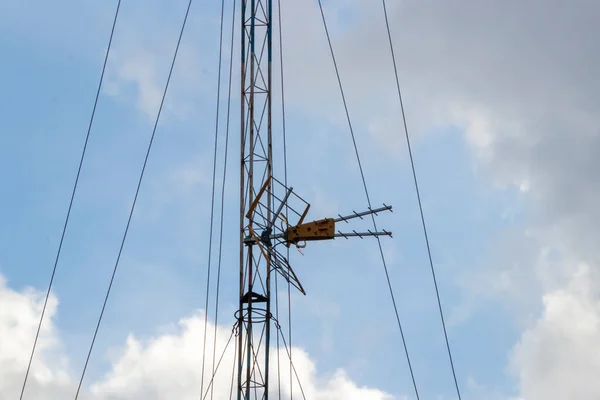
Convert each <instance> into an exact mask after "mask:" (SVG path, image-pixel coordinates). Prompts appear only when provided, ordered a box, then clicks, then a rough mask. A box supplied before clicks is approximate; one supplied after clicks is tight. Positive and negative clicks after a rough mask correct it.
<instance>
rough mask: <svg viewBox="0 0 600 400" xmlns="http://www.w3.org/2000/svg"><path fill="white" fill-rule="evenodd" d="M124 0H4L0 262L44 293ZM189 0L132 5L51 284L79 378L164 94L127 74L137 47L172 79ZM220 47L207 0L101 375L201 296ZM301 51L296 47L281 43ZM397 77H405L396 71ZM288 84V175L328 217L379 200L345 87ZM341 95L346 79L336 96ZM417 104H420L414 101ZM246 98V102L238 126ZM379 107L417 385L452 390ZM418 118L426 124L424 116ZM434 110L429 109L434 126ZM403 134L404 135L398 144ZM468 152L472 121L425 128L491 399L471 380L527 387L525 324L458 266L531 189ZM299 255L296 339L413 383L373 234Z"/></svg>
mask: <svg viewBox="0 0 600 400" xmlns="http://www.w3.org/2000/svg"><path fill="white" fill-rule="evenodd" d="M113 3H114V2H106V3H105V4H101V5H100V4H95V5H90V4H86V5H84V4H81V5H77V6H73V5H72V4H70V3H69V2H65V1H61V2H58V4H56V5H55V6H53V7H49V6H46V5H43V4H42V3H41V2H33V3H20V4H19V5H15V4H11V5H7V4H6V3H5V4H3V5H0V15H2V16H1V17H0V33H1V35H0V52H1V53H2V54H3V60H4V62H3V63H1V65H0V87H2V89H3V93H4V96H2V97H1V100H0V109H1V110H2V111H1V112H0V115H1V118H0V132H1V135H0V138H1V142H0V149H1V150H0V152H1V153H0V180H1V181H2V182H3V186H4V188H5V189H4V190H3V193H4V195H3V196H2V200H1V203H0V221H2V223H1V224H0V272H1V273H2V274H3V275H4V276H5V277H6V278H7V279H8V284H9V287H11V288H12V289H14V290H17V291H21V290H23V289H24V288H25V287H34V288H36V289H37V290H40V291H44V290H45V288H46V285H47V282H48V279H49V276H50V272H51V267H52V264H53V261H54V255H55V252H56V249H57V245H58V240H59V238H60V233H61V229H62V223H63V221H64V216H65V213H66V209H67V205H68V199H69V196H70V190H71V185H72V183H73V180H74V178H75V172H76V167H77V163H78V160H79V156H80V151H81V147H82V145H83V141H84V135H85V131H86V128H87V121H88V118H89V115H90V112H91V107H92V103H93V96H94V94H95V87H96V84H97V80H98V77H99V73H100V68H101V63H102V58H103V55H104V54H103V51H104V49H105V46H106V40H107V39H108V33H109V28H110V22H111V18H112V12H113V7H114V4H113ZM185 3H186V2H184V1H176V2H159V1H153V2H149V3H148V2H146V3H144V4H145V6H144V5H142V2H140V1H133V2H124V3H123V9H122V14H121V16H120V20H119V23H118V26H117V29H116V34H115V39H114V40H115V44H114V46H115V47H114V50H115V53H114V57H111V58H110V59H109V66H108V72H107V81H106V82H107V86H106V87H105V90H104V91H103V92H102V96H101V98H100V103H99V107H98V110H97V114H96V121H95V124H94V127H93V130H92V135H91V139H90V143H89V152H88V155H87V158H86V161H85V165H84V167H83V172H82V176H81V181H80V187H79V190H78V193H77V197H76V200H75V205H74V208H73V212H72V215H71V223H70V225H69V228H68V232H67V236H66V240H65V244H64V247H63V254H62V257H61V260H60V263H59V269H58V274H57V277H56V282H55V286H54V293H55V294H56V296H57V297H58V298H59V301H60V305H59V309H58V314H57V317H56V321H55V323H56V325H57V326H58V328H59V329H60V336H61V339H62V340H63V345H64V347H65V351H66V353H67V354H68V356H69V358H70V367H71V369H72V370H73V371H74V372H75V373H76V374H77V373H78V371H80V368H81V366H82V362H83V360H84V357H85V352H86V351H87V345H88V343H89V340H90V339H91V334H92V332H93V328H94V325H95V321H96V318H97V315H98V313H99V311H100V306H101V301H102V297H103V295H104V291H105V290H106V285H107V284H108V280H109V277H110V273H111V270H112V266H113V264H114V260H115V257H116V254H117V250H118V246H119V242H120V235H121V234H122V232H123V229H124V227H125V223H126V218H127V213H128V211H129V207H130V202H131V201H132V199H133V194H134V190H135V184H136V181H137V176H138V174H139V169H140V168H141V164H142V161H143V157H144V153H145V148H146V145H147V141H148V139H149V135H150V133H151V129H152V125H151V122H152V117H151V115H152V112H151V111H152V107H151V106H147V105H144V103H143V101H141V100H140V99H141V97H143V92H140V90H142V89H141V87H142V86H143V85H144V82H141V81H136V78H131V77H128V76H126V75H127V74H125V75H123V70H126V69H127V68H126V66H127V65H128V62H129V63H131V59H136V57H138V56H139V58H141V59H142V60H143V61H142V64H144V63H145V62H147V63H148V65H147V66H148V67H149V68H150V69H151V70H152V74H150V75H149V76H150V77H151V78H149V79H150V80H152V79H153V78H156V79H155V81H156V84H157V85H158V87H159V88H161V90H162V86H163V84H164V81H165V79H166V71H167V68H168V62H169V58H170V54H172V50H173V49H174V45H175V40H176V35H177V33H178V26H179V24H180V21H181V18H182V16H183V12H184V10H185V5H186V4H185ZM328 10H331V11H332V13H333V12H337V11H338V8H337V6H336V5H335V4H333V5H329V6H328ZM351 11H352V10H351ZM351 11H345V10H341V11H340V17H339V19H338V22H337V23H338V24H339V26H338V28H340V27H341V28H342V29H340V30H339V31H338V32H337V33H338V34H339V35H340V38H343V35H344V34H343V32H344V29H343V28H345V27H346V26H347V29H351V28H352V26H353V25H354V24H356V19H360V16H359V15H355V14H354V13H352V12H351ZM368 16H369V15H367V16H366V17H368ZM314 17H315V19H314V20H313V21H311V24H318V22H319V21H318V17H319V16H318V15H315V16H314ZM332 18H334V17H332ZM332 20H333V19H332ZM346 24H347V25H346ZM316 26H318V25H316ZM340 32H341V33H340ZM322 38H323V40H324V39H325V37H324V34H322ZM340 40H342V39H340ZM308 45H309V44H307V46H308ZM334 45H335V43H334ZM217 46H218V8H217V5H216V4H215V5H214V6H211V7H207V6H205V5H204V4H201V3H198V4H195V5H194V8H193V14H192V18H191V19H190V25H189V27H188V30H187V31H186V34H185V36H184V46H183V47H182V54H181V59H182V60H183V61H182V64H177V67H176V69H175V72H174V78H173V82H172V87H171V89H172V90H170V92H169V93H168V95H167V96H168V97H167V109H166V110H165V113H164V115H163V119H162V121H161V123H160V124H159V128H158V132H157V137H156V142H155V143H154V148H153V150H152V154H151V156H150V161H149V165H148V169H147V171H146V176H145V180H144V183H143V185H142V190H141V193H140V198H139V202H138V206H137V209H136V213H135V215H134V218H133V222H132V227H131V230H130V232H129V237H128V240H127V242H126V245H125V251H124V254H123V257H122V260H121V265H120V269H119V271H118V274H117V280H116V284H115V286H114V290H113V293H112V296H111V299H110V301H109V305H108V309H107V314H106V316H105V319H104V322H103V325H102V327H101V330H100V336H99V341H98V343H97V347H96V349H95V352H94V354H93V356H92V364H91V369H90V381H93V380H94V379H95V378H97V377H99V376H100V375H101V374H103V373H104V372H105V371H106V370H107V369H108V367H109V364H110V361H109V360H108V359H107V358H106V353H107V350H108V349H109V348H112V347H115V346H121V345H123V343H124V341H125V339H126V337H127V335H128V334H129V333H134V334H135V335H136V336H138V337H150V336H154V335H157V334H158V333H160V332H161V329H163V328H164V327H165V326H167V325H170V324H173V323H175V322H176V321H177V320H178V319H179V318H181V317H183V316H187V315H191V314H192V313H193V312H194V311H195V310H197V309H199V308H203V307H204V300H203V299H204V296H205V284H206V283H205V279H206V256H207V251H208V226H209V205H210V177H211V173H212V171H211V165H212V161H211V157H212V145H213V144H212V143H213V142H212V141H213V135H214V112H215V110H214V105H215V104H214V103H215V93H214V92H215V87H216V74H215V72H216V62H217V53H216V49H217ZM340 46H341V44H340ZM294 50H295V49H294V48H286V49H285V52H286V54H287V53H292V52H294ZM144 57H146V58H144ZM320 62H322V63H327V62H330V60H329V59H323V60H321V61H320ZM390 63H391V61H390ZM135 65H137V64H134V66H135ZM350 67H351V66H350V65H347V64H343V63H342V64H341V65H340V68H341V71H342V79H343V78H344V69H345V68H350ZM235 71H236V70H235V69H234V72H235ZM136 76H138V77H139V76H142V72H138V75H136ZM144 76H146V75H144ZM392 79H393V76H389V85H390V86H391V85H393V80H392ZM140 82H141V83H140ZM292 86H293V85H292ZM349 86H352V83H349ZM236 87H237V86H234V88H236ZM332 88H335V86H332ZM277 90H279V87H278V86H277ZM349 90H350V91H351V90H352V89H349ZM291 92H292V93H290V96H291V98H290V99H289V106H288V109H287V111H288V134H289V142H288V146H289V158H288V160H289V165H290V174H289V179H290V182H291V184H292V185H293V186H294V188H295V189H296V191H297V192H298V193H300V194H301V195H302V196H303V197H304V198H305V199H306V200H307V201H309V202H311V203H313V204H314V209H313V210H312V211H311V212H312V213H313V214H312V217H314V218H319V217H325V216H327V215H326V213H327V212H331V211H332V210H334V211H335V213H338V212H339V213H342V214H344V213H346V212H349V211H352V210H357V211H358V210H362V209H364V208H366V201H365V199H364V193H363V191H362V187H361V184H360V181H359V176H358V171H357V169H356V163H355V159H354V158H353V157H354V156H353V149H352V147H351V142H350V136H349V133H348V130H347V127H346V126H345V125H344V124H343V121H342V122H341V123H340V121H339V120H338V119H336V118H337V117H336V116H339V114H340V113H341V112H342V108H341V107H342V104H341V100H340V101H338V103H337V104H335V105H334V106H332V108H331V109H327V110H322V109H320V110H317V109H316V108H319V106H318V104H316V103H317V102H315V105H314V109H312V110H311V108H310V107H307V106H306V104H310V103H311V99H310V98H308V99H300V100H297V101H296V100H294V98H293V95H294V94H298V95H299V96H301V95H302V94H301V93H299V92H294V91H293V89H292V90H291ZM333 96H338V94H337V93H336V92H333ZM350 98H351V99H352V98H353V97H352V96H350ZM406 101H407V103H409V104H410V102H411V99H410V97H407V99H406ZM223 104H224V103H223ZM349 105H350V108H351V110H352V109H353V108H354V109H357V108H360V107H361V104H358V103H353V102H352V101H350V103H349ZM238 107H239V105H238V104H237V103H234V107H233V111H232V112H233V115H234V118H233V121H235V120H236V119H235V117H236V116H237V115H238V114H237V113H238V112H239V110H238ZM333 107H335V108H333ZM223 110H224V108H223V109H222V111H223ZM409 110H410V107H409ZM394 112H395V113H397V112H399V110H398V109H396V110H395V111H394ZM328 114H329V115H330V116H327V115H328ZM363 114H364V113H363V112H358V111H357V112H356V115H357V117H356V121H355V129H356V133H357V138H358V139H357V140H358V143H359V146H360V150H361V154H362V157H363V163H364V167H365V170H366V177H367V179H368V183H369V186H370V189H371V196H372V199H373V202H374V203H375V204H379V203H383V202H385V203H386V204H392V205H393V206H394V213H393V214H389V215H385V214H382V215H381V216H380V217H379V224H380V226H382V227H385V228H386V229H390V230H392V231H393V232H394V238H393V239H384V240H383V243H384V248H385V251H386V254H387V256H388V262H389V267H390V273H391V277H392V281H393V284H394V290H395V295H396V296H397V300H398V305H399V310H400V315H401V317H402V322H403V324H404V328H405V333H406V337H407V341H408V346H409V351H410V354H411V356H412V361H413V363H414V368H415V375H416V379H417V383H418V385H419V388H420V390H421V395H422V398H444V399H446V398H453V383H452V380H451V374H450V369H449V366H448V363H447V356H446V353H445V344H444V342H443V336H442V331H441V325H440V320H439V316H438V314H437V304H436V301H435V293H434V291H433V282H432V279H431V274H430V271H429V265H428V261H427V254H426V249H425V244H424V239H423V234H422V230H421V226H420V223H421V222H420V219H419V215H418V208H417V203H416V197H415V193H414V188H413V186H412V175H411V171H410V165H409V163H408V159H407V157H406V149H405V145H404V144H403V141H402V137H401V135H402V134H403V132H402V131H401V130H400V129H399V128H400V126H395V127H394V128H395V129H392V131H391V133H390V134H392V135H398V136H399V137H400V140H395V141H393V142H392V143H387V144H386V143H384V144H382V143H381V142H378V139H377V138H375V137H373V136H372V135H371V134H370V133H369V132H368V126H369V124H370V123H371V121H370V120H369V119H368V115H367V116H363ZM222 115H223V114H222ZM408 118H409V124H411V123H412V122H411V120H412V117H411V114H410V113H409V114H408ZM275 120H277V121H279V118H275ZM223 121H224V119H223ZM223 121H222V122H223ZM423 124H424V123H423V122H419V123H418V124H417V123H416V122H415V126H418V127H421V126H423ZM222 125H223V124H222ZM232 126H233V128H232V133H231V135H232V137H231V141H232V143H233V144H234V145H233V146H232V147H231V148H230V153H229V154H230V164H229V166H230V167H231V168H230V169H229V170H228V174H229V178H231V179H232V180H231V182H229V184H228V187H227V189H228V190H227V194H226V195H227V200H226V211H227V212H226V217H225V229H226V232H225V246H224V257H223V276H222V280H223V287H222V299H223V303H222V313H221V314H220V322H221V323H222V324H224V325H230V324H231V323H232V322H233V317H232V310H233V308H234V307H235V303H236V301H237V300H236V297H235V292H236V285H237V281H236V275H237V263H236V257H237V255H236V249H237V242H236V232H235V231H236V225H237V221H238V216H237V214H236V204H237V196H236V185H237V179H238V177H237V176H236V174H237V171H238V170H237V166H236V165H235V162H236V155H237V141H238V135H239V133H238V131H237V129H236V127H237V125H236V124H233V125H232ZM425 126H426V124H425ZM279 132H280V130H279V125H278V127H277V134H279ZM222 138H223V136H221V139H220V140H222ZM221 143H222V142H221ZM387 146H396V147H398V148H397V149H393V150H392V151H387V150H386V149H385V147H387ZM220 150H222V148H221V149H220ZM472 150H473V149H472V147H471V145H470V144H469V143H467V142H466V140H465V138H464V136H463V131H462V127H460V126H452V125H450V124H445V125H443V126H441V127H440V126H429V127H426V128H425V129H417V130H416V132H415V139H414V154H415V159H416V163H417V168H418V174H419V178H420V183H421V190H422V197H423V205H424V208H425V215H426V218H427V221H428V228H429V231H430V239H431V244H432V251H433V258H434V262H435V265H436V268H437V272H438V279H439V283H440V290H441V295H442V301H443V304H444V310H445V312H446V317H447V321H448V322H451V321H454V322H451V323H450V324H449V334H450V339H451V345H452V349H453V354H454V357H455V362H456V367H457V373H458V377H459V383H460V385H461V387H462V389H463V390H464V393H465V398H483V397H480V396H482V394H481V393H480V392H479V391H478V390H479V389H477V388H473V387H472V385H469V384H468V381H469V379H474V380H475V381H476V382H477V383H478V384H479V385H483V386H485V387H486V388H487V389H486V390H491V391H497V392H500V393H503V394H504V395H512V394H513V393H515V390H516V389H515V381H514V379H513V378H512V377H511V376H510V374H508V373H507V371H506V366H507V362H508V361H507V359H508V357H509V352H510V350H511V348H512V347H513V346H514V344H515V342H516V341H517V340H518V338H519V333H520V332H519V330H518V328H517V327H516V326H515V324H514V320H513V317H512V316H511V315H510V313H509V311H507V309H506V308H504V307H503V306H502V305H501V304H499V303H498V302H496V301H494V300H493V299H477V298H475V299H474V298H473V296H474V295H473V294H472V293H471V292H469V289H468V288H467V287H465V285H463V281H462V279H463V278H464V276H465V275H468V274H471V273H472V272H473V271H478V270H482V269H486V268H487V266H486V257H487V256H488V251H489V247H490V245H491V243H493V241H494V240H496V239H497V237H498V236H499V235H501V233H502V232H504V231H505V230H507V229H515V228H518V227H520V226H521V225H522V224H523V223H524V220H525V217H524V216H523V210H524V208H525V207H526V204H525V203H524V200H523V199H522V198H521V197H520V196H519V194H518V193H517V192H516V191H513V190H512V189H502V188H498V187H497V186H496V185H494V184H493V182H491V181H490V180H488V179H486V177H485V175H484V173H483V172H482V171H481V169H480V168H478V164H477V159H476V157H475V155H474V154H473V151H472ZM275 151H276V152H279V151H281V148H277V149H276V150H275ZM219 154H220V157H221V156H222V151H219ZM221 160H222V159H219V163H221ZM306 160H309V161H310V162H305V161H306ZM217 176H220V172H219V173H218V175H217ZM279 178H280V179H282V178H283V177H282V176H280V177H279ZM215 248H216V246H215ZM292 253H293V255H292V265H293V266H294V268H295V270H296V272H297V273H298V275H299V276H300V279H301V280H302V283H303V285H304V287H305V288H306V290H307V293H308V295H307V296H306V297H305V298H301V297H300V296H294V311H293V316H294V326H295V330H294V344H295V345H296V346H299V347H302V348H304V349H305V350H306V351H307V352H308V354H309V355H310V357H311V359H313V360H314V361H315V362H316V363H317V368H318V370H319V371H320V372H322V373H328V372H333V371H334V370H335V369H338V368H343V369H345V370H346V371H347V372H348V375H349V377H350V378H351V379H352V380H353V381H355V382H356V383H357V384H359V385H367V386H370V387H376V388H379V389H382V390H384V391H387V392H389V393H394V394H397V395H401V394H406V395H409V396H410V395H411V394H412V389H411V385H410V380H409V375H408V370H407V367H406V362H405V359H404V354H403V351H402V348H401V346H400V336H399V333H398V329H397V326H396V322H395V319H394V317H393V313H392V308H391V301H390V299H389V294H388V292H387V287H386V285H385V276H384V273H383V269H382V267H381V265H380V261H379V259H378V254H377V247H376V243H375V242H374V241H369V240H365V241H362V242H357V241H353V242H352V243H350V242H346V241H336V242H333V243H315V244H310V245H309V247H308V248H307V249H306V251H305V252H304V253H305V255H304V256H300V255H299V254H297V253H295V252H292ZM215 254H216V253H215ZM357 293H358V294H359V296H358V298H357ZM198 340H201V338H200V337H199V338H198ZM24 356H25V355H24Z"/></svg>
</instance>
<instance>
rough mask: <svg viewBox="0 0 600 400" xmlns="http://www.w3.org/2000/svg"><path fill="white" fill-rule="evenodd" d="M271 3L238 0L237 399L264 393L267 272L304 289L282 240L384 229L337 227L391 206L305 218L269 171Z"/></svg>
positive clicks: (298, 242)
mask: <svg viewBox="0 0 600 400" xmlns="http://www.w3.org/2000/svg"><path fill="white" fill-rule="evenodd" d="M272 10H273V9H272V1H271V0H242V13H241V15H242V37H241V40H242V45H241V49H242V52H241V53H242V54H241V91H242V96H241V99H242V100H241V102H242V104H241V158H240V161H241V163H240V167H241V168H240V174H241V179H240V276H239V278H240V281H239V284H240V291H239V309H238V311H237V332H238V341H237V368H238V370H237V372H238V374H237V376H238V378H237V399H238V400H250V399H254V400H259V399H262V400H268V398H269V372H270V371H269V350H270V340H271V325H272V320H273V316H272V315H271V275H272V273H278V274H279V275H281V276H282V277H283V279H285V280H286V281H287V282H289V283H290V284H291V285H292V286H294V287H295V288H296V289H297V290H298V291H300V292H301V293H302V294H305V291H304V288H303V287H302V284H301V283H300V281H299V279H298V277H297V276H296V274H295V272H294V270H293V269H292V267H291V266H290V263H289V261H288V260H287V258H286V256H285V253H286V250H287V248H290V247H291V246H296V247H297V248H298V249H301V248H304V247H305V246H306V243H307V242H309V241H321V240H328V239H335V238H345V239H348V238H350V237H359V238H363V237H366V236H371V237H372V236H391V232H387V231H385V230H383V231H380V232H376V231H375V232H373V231H370V230H367V231H363V232H357V231H355V230H353V231H352V232H345V233H344V232H341V231H339V230H337V229H336V224H338V223H344V224H345V223H349V221H350V220H356V219H363V217H365V216H373V217H374V216H375V215H377V213H379V212H385V211H391V210H392V207H391V206H387V205H385V204H384V205H383V207H379V208H377V209H371V208H369V209H368V211H365V212H360V213H357V212H353V213H352V214H350V215H347V216H341V215H339V214H338V216H337V217H336V218H324V219H320V220H316V221H311V222H305V219H306V216H307V215H308V210H309V208H310V204H308V203H307V202H306V201H304V200H303V199H302V198H301V197H300V196H298V195H297V194H296V193H294V191H293V189H292V188H291V187H289V188H288V187H286V186H285V185H284V184H283V183H281V182H280V181H279V180H277V178H275V177H274V176H273V163H272V161H273V149H272V136H273V135H272V124H271V117H272V110H271V100H272V97H271V93H272V92H271V90H272V86H271V82H272V69H271V61H272V56H273V53H272V36H273V31H272V20H271V17H272ZM284 210H285V215H284ZM275 326H276V327H277V329H276V331H275V334H280V333H281V332H280V331H279V328H278V326H279V325H278V324H275ZM290 362H291V360H290Z"/></svg>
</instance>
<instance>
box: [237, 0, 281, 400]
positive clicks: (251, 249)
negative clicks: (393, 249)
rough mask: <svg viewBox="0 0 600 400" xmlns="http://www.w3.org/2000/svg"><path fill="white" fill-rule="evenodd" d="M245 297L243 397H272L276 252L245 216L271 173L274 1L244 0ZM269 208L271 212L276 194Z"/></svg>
mask: <svg viewBox="0 0 600 400" xmlns="http://www.w3.org/2000/svg"><path fill="white" fill-rule="evenodd" d="M241 3H242V12H241V18H242V35H241V41H242V45H241V90H242V97H241V99H242V101H241V102H242V104H241V179H240V205H241V207H240V302H239V310H238V315H237V319H238V332H239V336H238V379H237V381H238V385H237V386H238V389H237V392H238V395H237V398H238V400H242V399H243V400H249V399H250V398H253V399H254V398H256V399H268V387H269V342H270V335H271V323H270V319H271V302H270V300H271V290H270V286H271V259H270V258H271V257H270V256H269V257H266V258H265V257H263V255H262V253H261V252H260V251H258V249H256V247H255V246H254V245H253V243H249V242H248V241H247V240H245V239H246V238H247V237H248V236H250V231H251V230H252V228H253V224H254V223H253V219H252V218H246V214H247V213H248V211H249V208H250V206H251V204H252V203H253V201H254V199H255V197H256V193H257V192H258V191H259V190H260V188H261V187H262V186H263V184H264V183H265V182H268V183H267V185H269V188H270V179H268V178H270V177H271V174H272V168H273V164H272V159H273V152H272V131H271V82H272V69H271V60H272V23H271V21H272V10H273V8H272V1H271V0H242V1H241ZM265 200H266V204H265V205H266V210H265V211H266V213H267V214H268V215H269V217H270V215H271V214H272V211H271V206H272V204H271V196H267V198H266V199H265Z"/></svg>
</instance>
